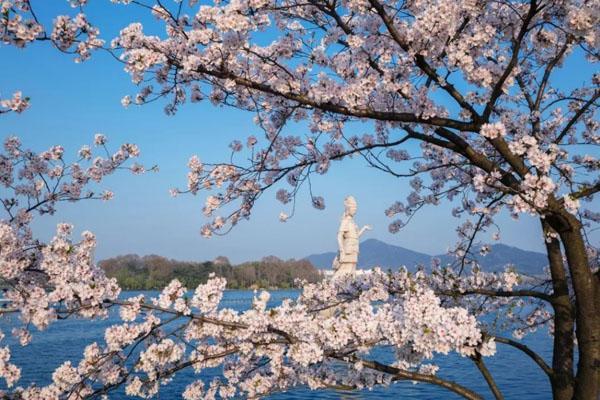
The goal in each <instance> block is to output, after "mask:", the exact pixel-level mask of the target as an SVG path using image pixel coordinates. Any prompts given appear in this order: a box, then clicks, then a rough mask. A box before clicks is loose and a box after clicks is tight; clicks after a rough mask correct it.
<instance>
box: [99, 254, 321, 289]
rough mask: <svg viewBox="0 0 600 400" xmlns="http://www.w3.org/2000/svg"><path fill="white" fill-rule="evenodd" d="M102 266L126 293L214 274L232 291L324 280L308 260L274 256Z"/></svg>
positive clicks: (128, 259)
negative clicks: (297, 281) (248, 260)
mask: <svg viewBox="0 0 600 400" xmlns="http://www.w3.org/2000/svg"><path fill="white" fill-rule="evenodd" d="M99 266H100V268H102V269H103V270H104V271H105V272H106V275H107V276H108V277H110V278H116V279H117V282H118V283H119V286H120V287H121V288H123V289H125V290H158V289H162V288H164V287H165V286H166V285H167V284H168V283H169V282H170V281H171V280H173V279H178V280H179V281H180V282H181V283H182V284H183V285H184V286H186V287H188V288H195V287H196V286H198V285H200V284H203V283H205V282H206V281H207V280H208V278H209V275H210V274H213V273H214V274H215V275H217V276H221V277H224V278H225V279H227V288H228V289H254V288H268V289H289V288H292V287H295V282H296V280H301V281H308V282H312V283H314V282H317V281H319V280H320V279H321V273H320V272H319V271H318V270H317V269H316V268H315V267H314V266H313V265H312V264H311V263H310V262H309V261H308V260H294V259H290V260H282V259H280V258H277V257H274V256H269V257H264V258H262V259H261V260H259V261H251V262H244V263H241V264H236V265H232V264H231V263H230V262H229V260H228V259H227V258H225V257H218V258H216V259H215V260H213V261H203V262H197V261H178V260H173V259H168V258H165V257H162V256H158V255H147V256H139V255H137V254H127V255H123V256H117V257H113V258H108V259H105V260H102V261H100V262H99Z"/></svg>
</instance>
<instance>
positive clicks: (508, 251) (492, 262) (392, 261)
mask: <svg viewBox="0 0 600 400" xmlns="http://www.w3.org/2000/svg"><path fill="white" fill-rule="evenodd" d="M335 255H336V253H335V252H327V253H321V254H312V255H310V256H308V257H306V259H307V260H308V261H310V262H311V263H312V264H313V265H314V266H315V267H317V268H319V269H329V268H331V263H332V261H333V259H334V257H335ZM433 257H438V258H440V260H441V261H442V264H448V263H451V262H452V259H451V258H450V257H449V256H448V255H445V254H444V255H436V256H432V255H429V254H425V253H419V252H417V251H413V250H409V249H406V248H404V247H400V246H394V245H391V244H389V243H385V242H382V241H380V240H377V239H368V240H365V241H364V242H362V243H361V244H360V254H359V256H358V268H360V269H369V268H372V267H374V266H380V267H382V268H385V269H388V268H389V269H392V270H396V269H398V268H399V267H400V266H402V265H406V266H407V267H408V268H410V269H412V268H414V267H415V266H416V265H417V264H424V265H425V266H429V265H430V262H431V259H432V258H433ZM476 259H477V261H478V262H479V263H480V264H481V265H482V266H483V267H484V269H485V270H486V271H490V272H491V271H501V270H503V269H504V267H505V265H506V264H514V265H515V266H516V267H517V269H518V270H519V271H521V272H522V273H526V274H532V275H533V274H539V273H541V272H542V270H543V268H544V267H545V266H546V265H547V263H548V262H547V258H546V255H544V254H542V253H536V252H533V251H526V250H522V249H519V248H517V247H511V246H507V245H504V244H495V245H492V246H491V252H490V253H489V254H487V255H486V256H480V255H478V256H477V257H476Z"/></svg>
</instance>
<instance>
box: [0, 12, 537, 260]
mask: <svg viewBox="0 0 600 400" xmlns="http://www.w3.org/2000/svg"><path fill="white" fill-rule="evenodd" d="M93 3H94V2H93ZM109 9H111V8H110V7H109ZM113 9H114V10H117V11H118V12H115V13H114V15H111V18H110V25H109V26H108V33H107V34H106V35H103V37H105V38H111V37H112V36H111V34H113V33H115V32H116V30H117V29H118V28H119V27H122V26H124V25H125V24H126V22H127V20H128V18H129V15H121V11H122V10H123V8H122V7H121V8H114V6H113ZM45 12H47V10H41V13H42V15H44V13H45ZM127 12H129V11H127ZM90 13H91V14H92V16H93V15H94V14H96V16H98V15H99V14H102V17H106V16H107V14H106V11H105V9H92V10H90ZM0 59H1V60H2V70H3V71H2V74H0V97H3V98H6V97H9V96H10V94H11V93H12V92H13V91H15V90H22V91H23V93H24V94H25V95H27V96H29V97H31V104H32V105H31V108H30V109H29V110H27V111H26V112H25V113H23V114H21V115H14V114H9V115H7V116H3V117H2V118H1V119H0V137H1V138H2V139H4V138H5V137H6V136H8V135H13V134H14V135H17V136H20V137H21V138H22V140H23V142H24V144H25V145H26V146H27V147H30V148H32V149H34V150H43V149H45V148H47V147H49V146H51V145H54V144H62V145H63V146H64V147H65V148H66V150H67V154H69V153H70V154H75V153H76V151H77V149H78V148H79V147H80V146H81V145H82V144H86V143H91V141H92V140H93V135H94V134H95V133H98V132H100V133H104V134H106V135H107V136H108V137H109V140H110V142H111V143H112V144H114V145H115V146H116V145H117V144H120V143H122V142H133V143H136V144H138V145H139V146H140V148H141V151H142V157H141V161H142V162H143V163H144V164H146V165H153V164H158V165H159V167H160V171H159V172H158V173H152V174H146V175H142V176H133V175H131V174H128V173H119V174H117V175H115V176H113V177H110V178H109V179H107V180H106V181H105V183H104V184H103V185H102V186H103V187H106V188H108V189H111V190H112V191H114V192H115V194H116V196H115V199H114V200H112V201H110V202H90V201H87V202H81V203H78V204H63V205H62V206H61V207H60V208H59V212H58V213H57V215H55V216H52V217H43V218H42V219H40V220H39V221H38V222H37V223H36V225H35V227H36V230H37V233H38V235H40V236H42V237H45V238H47V237H49V236H50V235H51V233H52V232H53V230H54V226H55V224H56V223H57V222H59V221H68V222H71V223H73V224H75V225H76V228H77V230H79V231H81V230H91V231H92V232H94V233H95V234H96V235H97V237H98V242H99V243H98V249H97V257H98V258H99V259H101V258H106V257H110V256H114V255H118V254H125V253H138V254H160V255H164V256H167V257H172V258H176V259H182V260H207V259H212V258H214V257H216V256H218V255H225V256H227V257H229V258H230V259H231V260H232V261H234V262H240V261H245V260H252V259H257V258H260V257H263V256H266V255H276V256H279V257H284V258H289V257H296V258H297V257H303V256H305V255H308V254H311V253H317V252H323V251H329V250H333V249H334V248H335V247H336V239H335V235H336V231H337V227H338V222H339V218H340V215H341V213H342V210H343V198H344V197H345V196H346V195H348V194H352V195H354V196H355V197H356V198H357V200H358V205H359V210H358V215H357V221H358V222H359V224H364V223H369V224H371V225H373V227H374V230H373V231H371V232H369V233H367V234H366V235H365V238H377V239H381V240H384V241H386V242H389V243H392V244H395V245H400V246H404V247H408V248H411V249H413V250H416V251H422V252H426V253H430V254H436V253H442V252H445V251H446V249H447V247H448V246H450V245H452V244H453V243H454V242H455V238H456V237H455V227H456V225H457V220H456V219H455V218H453V217H451V216H450V212H449V207H448V205H447V204H446V205H442V206H440V207H435V208H433V207H431V208H428V209H426V210H423V211H422V212H421V213H420V214H419V215H417V216H416V217H415V218H414V219H413V221H412V222H411V224H410V225H408V226H407V227H406V228H404V230H402V231H400V233H398V234H396V235H391V234H389V233H388V231H387V226H388V223H389V222H390V221H389V219H388V218H387V217H385V215H384V214H383V211H384V210H385V208H387V207H388V206H389V205H390V204H391V203H392V202H393V201H395V200H398V199H404V198H405V197H406V195H407V194H408V193H409V188H408V183H407V182H406V181H402V180H398V179H396V178H393V177H391V176H387V175H384V174H382V173H380V172H377V171H374V170H373V169H371V168H369V167H367V166H366V165H365V163H364V162H363V161H362V160H359V159H355V160H346V161H344V162H343V163H336V164H333V165H332V169H331V172H330V173H328V174H327V175H325V176H315V178H314V179H313V192H314V193H315V194H318V195H323V196H324V197H325V200H326V204H327V208H326V209H325V210H324V211H318V210H315V209H313V208H312V206H310V204H309V201H308V193H306V191H305V192H303V194H302V195H301V197H300V199H299V200H300V201H299V202H298V207H297V210H296V215H295V217H294V218H293V219H292V220H289V221H288V222H286V223H280V222H279V221H278V215H279V212H280V211H287V210H286V209H285V208H284V207H283V206H282V205H281V204H280V203H279V202H277V201H276V200H275V199H274V196H275V193H274V192H271V193H267V194H266V196H264V197H263V198H262V199H261V201H260V202H259V203H258V204H257V206H256V208H255V211H254V214H253V216H252V218H251V220H250V221H244V222H242V223H241V224H240V225H238V226H237V227H236V228H235V229H234V230H233V231H232V232H231V233H229V234H228V235H227V236H224V237H215V238H212V239H208V240H207V239H204V238H202V237H201V236H200V234H199V229H200V227H201V225H202V224H204V223H205V222H206V219H205V217H204V216H203V215H202V205H203V202H204V197H205V194H204V193H201V196H200V197H193V196H189V195H184V196H180V197H177V198H172V197H170V196H169V193H168V190H169V188H171V187H174V186H179V187H185V184H186V181H185V176H186V173H187V169H186V163H187V160H188V159H189V157H190V156H191V155H192V154H197V155H198V156H199V157H200V158H201V159H202V160H207V161H219V160H225V159H227V158H228V157H229V154H230V150H229V148H228V147H227V146H228V144H229V143H230V142H231V141H232V140H233V139H242V140H243V139H244V138H245V137H246V136H248V135H250V134H255V135H259V134H260V131H259V129H257V127H256V126H255V125H254V124H253V122H252V117H253V115H251V114H249V113H245V112H241V111H238V110H235V109H231V108H215V107H214V106H212V105H211V104H209V103H201V104H188V105H186V106H184V107H182V108H181V109H180V111H179V112H178V113H177V114H176V115H175V116H167V115H165V114H164V113H163V111H162V108H163V106H164V104H161V103H160V102H159V103H153V104H149V105H146V106H143V107H130V108H129V109H124V108H123V107H122V106H121V104H120V99H121V98H122V97H123V96H124V95H126V94H132V93H135V88H134V86H133V85H132V84H131V83H130V80H129V76H128V75H127V74H126V73H125V72H124V71H123V70H122V65H120V64H119V63H117V62H115V61H114V60H113V59H112V58H110V57H109V56H108V55H107V54H102V53H96V54H94V56H93V57H92V59H91V60H90V61H88V62H86V63H83V64H75V63H74V62H73V61H72V59H71V58H70V57H69V56H67V55H64V54H61V53H59V52H58V51H56V50H55V49H53V48H51V47H49V46H48V45H47V44H44V45H39V44H38V45H33V46H30V47H28V48H26V49H15V48H12V47H6V46H0ZM361 129H366V126H365V127H362V128H361ZM301 130H302V127H294V128H293V130H292V132H291V133H296V134H302V132H301ZM356 133H361V134H362V133H366V131H360V132H356ZM499 222H500V226H501V228H502V238H503V240H502V242H503V243H506V244H509V245H516V246H518V247H521V248H524V249H531V250H542V249H543V244H542V242H541V233H540V229H539V226H538V224H539V222H538V221H537V220H535V219H532V218H529V217H524V218H521V219H520V220H519V221H517V222H515V221H513V220H511V219H510V218H508V217H507V216H503V217H502V218H501V219H500V220H499Z"/></svg>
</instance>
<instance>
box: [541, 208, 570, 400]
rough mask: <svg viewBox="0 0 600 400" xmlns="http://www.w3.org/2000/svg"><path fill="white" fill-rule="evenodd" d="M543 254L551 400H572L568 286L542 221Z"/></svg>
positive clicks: (554, 240)
mask: <svg viewBox="0 0 600 400" xmlns="http://www.w3.org/2000/svg"><path fill="white" fill-rule="evenodd" d="M541 222H542V229H543V231H544V236H545V237H546V238H547V240H546V241H545V243H546V252H547V255H548V263H549V265H550V274H551V276H552V289H553V294H552V307H553V308H554V348H553V352H552V371H553V374H552V376H551V377H550V383H551V385H552V397H553V399H554V400H570V399H572V398H573V383H574V382H573V346H574V343H573V340H574V330H575V320H574V310H573V305H572V304H571V300H570V298H569V284H568V281H567V274H566V271H565V265H564V262H563V257H562V252H561V249H560V242H559V240H558V239H557V238H554V237H552V236H549V235H548V234H551V233H554V230H553V229H552V228H551V227H550V225H549V224H548V222H547V221H546V220H545V219H543V218H542V219H541Z"/></svg>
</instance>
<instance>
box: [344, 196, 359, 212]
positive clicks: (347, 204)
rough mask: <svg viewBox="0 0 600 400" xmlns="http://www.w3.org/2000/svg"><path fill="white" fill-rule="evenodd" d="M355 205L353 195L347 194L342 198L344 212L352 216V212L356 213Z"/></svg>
mask: <svg viewBox="0 0 600 400" xmlns="http://www.w3.org/2000/svg"><path fill="white" fill-rule="evenodd" d="M356 207H357V206H356V200H355V199H354V197H352V196H348V197H346V198H345V199H344V208H345V211H344V213H345V214H346V215H349V216H351V217H353V216H354V214H356Z"/></svg>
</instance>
